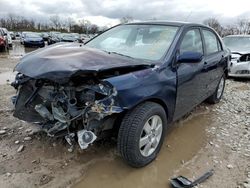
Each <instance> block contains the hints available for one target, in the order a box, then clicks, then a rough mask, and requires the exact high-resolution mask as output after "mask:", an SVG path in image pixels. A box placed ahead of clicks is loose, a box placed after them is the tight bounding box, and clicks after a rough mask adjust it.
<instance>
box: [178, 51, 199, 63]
mask: <svg viewBox="0 0 250 188" xmlns="http://www.w3.org/2000/svg"><path fill="white" fill-rule="evenodd" d="M202 58H203V54H201V53H199V52H184V53H182V54H180V55H179V56H178V57H177V62H178V63H199V62H201V61H202Z"/></svg>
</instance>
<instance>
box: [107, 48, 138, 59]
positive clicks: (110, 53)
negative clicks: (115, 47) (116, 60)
mask: <svg viewBox="0 0 250 188" xmlns="http://www.w3.org/2000/svg"><path fill="white" fill-rule="evenodd" d="M103 51H104V52H107V53H108V54H116V55H120V56H124V57H128V58H132V59H135V58H133V57H131V56H129V55H124V54H121V53H118V52H109V51H105V50H103Z"/></svg>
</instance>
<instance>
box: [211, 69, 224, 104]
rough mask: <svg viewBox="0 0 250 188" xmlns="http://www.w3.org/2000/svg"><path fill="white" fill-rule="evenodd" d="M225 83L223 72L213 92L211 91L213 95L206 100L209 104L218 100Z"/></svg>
mask: <svg viewBox="0 0 250 188" xmlns="http://www.w3.org/2000/svg"><path fill="white" fill-rule="evenodd" d="M225 83H226V76H225V74H223V76H222V77H221V79H220V82H219V84H218V86H217V87H216V90H215V92H214V93H213V95H211V96H210V97H209V98H208V99H207V101H208V102H209V103H211V104H216V103H218V102H220V100H221V98H222V95H223V93H224V89H225Z"/></svg>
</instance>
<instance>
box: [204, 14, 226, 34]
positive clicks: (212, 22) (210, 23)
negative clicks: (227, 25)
mask: <svg viewBox="0 0 250 188" xmlns="http://www.w3.org/2000/svg"><path fill="white" fill-rule="evenodd" d="M203 24H205V25H207V26H209V27H211V28H213V29H214V30H215V31H216V32H217V33H218V34H219V35H222V32H223V27H222V26H221V24H220V22H219V21H218V20H217V19H216V18H208V19H206V20H204V21H203Z"/></svg>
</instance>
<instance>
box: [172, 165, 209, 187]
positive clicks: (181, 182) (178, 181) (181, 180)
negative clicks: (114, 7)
mask: <svg viewBox="0 0 250 188" xmlns="http://www.w3.org/2000/svg"><path fill="white" fill-rule="evenodd" d="M213 174H214V170H213V169H212V170H210V171H208V172H206V173H205V174H203V175H202V176H201V177H199V178H198V179H196V180H195V181H193V182H192V181H190V180H189V179H187V178H185V177H183V176H178V177H176V178H173V179H171V180H170V183H171V185H172V187H173V188H190V187H194V186H196V185H198V184H200V183H202V182H204V181H205V180H207V179H208V178H209V177H210V176H212V175H213Z"/></svg>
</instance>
